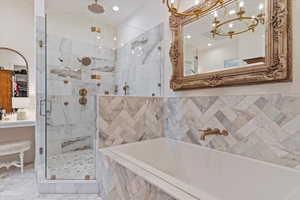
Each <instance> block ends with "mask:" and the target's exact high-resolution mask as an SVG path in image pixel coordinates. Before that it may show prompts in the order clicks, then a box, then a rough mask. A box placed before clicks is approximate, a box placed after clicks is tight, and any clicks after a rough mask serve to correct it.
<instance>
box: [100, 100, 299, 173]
mask: <svg viewBox="0 0 300 200" xmlns="http://www.w3.org/2000/svg"><path fill="white" fill-rule="evenodd" d="M99 105H100V109H99V112H100V114H99V116H100V117H99V118H98V125H99V127H100V128H99V137H100V140H99V141H100V143H99V146H100V147H108V146H112V145H119V144H125V143H130V142H137V141H141V140H147V139H153V138H157V137H164V136H166V137H169V138H172V139H177V140H182V141H186V142H190V143H194V144H198V145H201V146H207V147H210V148H213V149H217V150H221V151H225V152H229V153H234V154H239V155H242V156H247V157H250V158H254V159H258V160H262V161H267V162H271V163H275V164H279V165H283V166H287V167H293V168H299V169H300V96H284V95H257V96H209V97H184V98H179V97H178V98H177V97H171V98H152V97H100V99H99ZM208 127H210V128H220V129H227V130H228V131H229V133H230V135H229V136H227V137H223V136H209V137H207V140H206V141H201V140H200V136H201V134H202V133H201V132H200V131H199V129H206V128H208Z"/></svg>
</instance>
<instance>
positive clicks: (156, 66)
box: [116, 24, 164, 96]
mask: <svg viewBox="0 0 300 200" xmlns="http://www.w3.org/2000/svg"><path fill="white" fill-rule="evenodd" d="M163 64H164V56H163V24H160V25H158V26H156V27H154V28H152V29H151V30H148V31H145V32H144V33H143V34H142V35H140V36H138V37H137V38H135V39H133V40H132V41H131V42H129V43H127V44H124V46H123V47H121V48H120V49H118V52H117V68H116V77H117V78H116V80H117V85H118V95H124V91H123V86H124V85H125V82H126V83H127V84H128V85H129V95H132V96H133V95H134V96H152V95H155V96H161V95H162V86H161V84H162V83H163V82H162V70H163Z"/></svg>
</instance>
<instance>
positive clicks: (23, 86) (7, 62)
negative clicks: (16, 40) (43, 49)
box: [0, 47, 28, 113]
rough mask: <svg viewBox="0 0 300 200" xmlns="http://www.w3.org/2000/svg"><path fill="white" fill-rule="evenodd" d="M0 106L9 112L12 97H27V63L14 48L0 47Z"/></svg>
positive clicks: (11, 109) (12, 102)
mask: <svg viewBox="0 0 300 200" xmlns="http://www.w3.org/2000/svg"><path fill="white" fill-rule="evenodd" d="M0 80H1V85H0V108H1V109H2V110H5V112H7V113H11V112H12V111H13V108H19V107H16V106H15V105H13V104H14V101H13V99H15V98H16V97H18V98H19V97H28V63H27V61H26V59H25V57H24V56H23V55H22V54H20V53H19V52H17V51H16V50H14V49H9V48H3V47H2V48H1V47H0Z"/></svg>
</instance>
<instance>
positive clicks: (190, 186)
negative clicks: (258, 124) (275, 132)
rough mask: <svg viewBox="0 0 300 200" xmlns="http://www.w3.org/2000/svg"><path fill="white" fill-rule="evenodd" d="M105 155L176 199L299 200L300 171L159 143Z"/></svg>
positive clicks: (122, 148) (111, 150)
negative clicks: (139, 173)
mask: <svg viewBox="0 0 300 200" xmlns="http://www.w3.org/2000/svg"><path fill="white" fill-rule="evenodd" d="M104 152H106V154H107V155H108V156H111V157H113V158H112V159H114V160H116V161H117V162H118V163H119V164H121V165H123V166H125V167H129V168H130V166H131V167H135V169H131V170H137V169H139V170H142V171H143V174H144V175H142V176H145V178H146V179H147V175H145V174H147V173H148V177H150V176H151V177H152V179H151V182H152V183H153V182H154V184H155V185H156V186H158V187H160V188H162V190H164V191H165V192H167V193H172V194H170V195H173V196H174V198H177V199H183V198H180V197H179V196H180V195H181V196H182V194H179V193H186V194H187V195H188V196H189V197H190V198H189V199H200V200H299V199H300V171H299V170H295V169H291V168H287V167H281V166H277V165H274V164H269V163H266V162H262V161H257V160H253V159H249V158H245V157H241V156H237V155H232V154H229V153H225V152H219V151H215V150H212V149H209V148H205V147H200V146H198V145H193V144H188V143H184V142H180V141H175V140H170V139H166V138H161V139H155V140H149V141H145V142H139V143H134V144H128V145H122V146H117V147H112V148H108V149H105V150H104ZM153 177H156V180H157V181H156V182H155V180H154V179H153ZM148 181H149V180H148ZM162 182H163V183H167V184H169V185H170V187H172V188H173V192H170V189H168V188H166V187H165V185H166V184H162ZM174 188H175V189H176V191H177V192H178V194H176V192H174ZM186 199H187V198H186ZM186 199H185V200H186Z"/></svg>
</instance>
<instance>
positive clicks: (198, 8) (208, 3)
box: [162, 0, 224, 16]
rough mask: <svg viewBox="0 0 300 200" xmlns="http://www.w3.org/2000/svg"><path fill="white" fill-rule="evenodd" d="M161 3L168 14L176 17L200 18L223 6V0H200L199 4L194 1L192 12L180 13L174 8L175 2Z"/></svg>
mask: <svg viewBox="0 0 300 200" xmlns="http://www.w3.org/2000/svg"><path fill="white" fill-rule="evenodd" d="M162 1H163V4H166V5H167V7H168V9H169V12H170V13H172V15H177V16H200V15H202V14H205V13H208V12H210V11H211V10H213V9H215V8H217V7H218V6H222V5H223V4H224V0H202V1H201V2H200V1H199V0H195V4H194V6H193V7H192V8H193V9H192V11H185V12H180V11H179V10H178V8H176V6H175V5H176V2H175V0H162Z"/></svg>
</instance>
